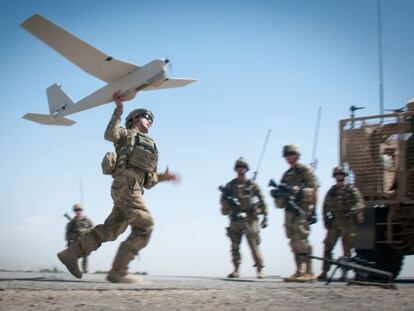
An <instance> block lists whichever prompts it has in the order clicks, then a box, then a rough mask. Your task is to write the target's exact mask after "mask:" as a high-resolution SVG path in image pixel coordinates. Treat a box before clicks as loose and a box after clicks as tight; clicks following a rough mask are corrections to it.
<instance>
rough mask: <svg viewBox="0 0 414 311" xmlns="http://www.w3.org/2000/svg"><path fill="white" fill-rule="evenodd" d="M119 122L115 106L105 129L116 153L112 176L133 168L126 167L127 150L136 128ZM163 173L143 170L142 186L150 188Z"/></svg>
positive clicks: (106, 137) (107, 138)
mask: <svg viewBox="0 0 414 311" xmlns="http://www.w3.org/2000/svg"><path fill="white" fill-rule="evenodd" d="M120 124H121V111H120V110H119V109H118V108H115V110H114V113H113V114H112V117H111V120H110V121H109V124H108V126H107V128H106V131H105V136H104V137H105V139H106V140H108V141H111V142H113V144H114V146H115V151H116V154H117V160H116V167H115V173H114V174H113V175H114V176H116V175H119V174H122V173H124V172H125V170H128V169H129V170H134V169H132V168H128V166H127V162H128V152H129V148H130V145H131V142H130V140H131V137H134V136H135V135H136V134H137V133H138V130H137V129H125V128H123V127H121V126H120ZM163 180H164V176H163V174H158V173H157V172H156V169H155V170H154V171H153V172H145V178H144V181H143V182H142V185H141V186H143V187H144V188H147V189H150V188H152V187H153V186H155V185H156V184H157V183H158V182H160V181H163Z"/></svg>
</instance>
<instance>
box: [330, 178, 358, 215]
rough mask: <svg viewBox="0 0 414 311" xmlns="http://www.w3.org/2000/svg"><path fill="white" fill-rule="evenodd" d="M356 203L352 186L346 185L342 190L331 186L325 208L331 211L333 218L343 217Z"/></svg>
mask: <svg viewBox="0 0 414 311" xmlns="http://www.w3.org/2000/svg"><path fill="white" fill-rule="evenodd" d="M356 201H357V200H356V197H355V195H354V192H353V187H352V185H346V186H344V187H343V188H336V186H333V187H332V188H331V189H329V191H328V195H327V208H328V209H329V210H331V211H333V212H334V214H335V216H343V215H346V214H347V213H349V212H350V211H351V208H352V207H353V206H354V205H355V204H356Z"/></svg>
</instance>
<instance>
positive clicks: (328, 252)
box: [322, 217, 356, 272]
mask: <svg viewBox="0 0 414 311" xmlns="http://www.w3.org/2000/svg"><path fill="white" fill-rule="evenodd" d="M355 237H356V225H355V221H354V220H353V218H350V217H348V218H342V217H341V218H337V219H335V220H334V221H333V223H332V225H331V226H330V227H329V229H328V232H327V234H326V238H325V240H324V241H323V243H324V244H325V248H324V257H326V258H329V259H331V258H332V251H333V249H334V247H335V244H336V242H337V241H338V239H339V238H341V240H342V248H343V252H344V256H347V257H351V251H352V248H353V247H354V243H355ZM330 267H331V266H330V264H329V262H326V261H324V263H323V268H322V269H323V271H325V272H328V271H329V269H330Z"/></svg>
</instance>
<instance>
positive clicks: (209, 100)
mask: <svg viewBox="0 0 414 311" xmlns="http://www.w3.org/2000/svg"><path fill="white" fill-rule="evenodd" d="M0 2H1V5H2V10H1V13H0V26H1V27H0V36H1V41H2V48H1V49H0V65H1V68H2V74H1V75H0V85H1V90H2V96H3V100H2V105H1V107H0V112H1V116H2V122H1V123H0V133H1V134H0V135H1V140H2V141H3V143H2V147H1V154H2V156H3V160H2V161H1V171H2V176H3V182H2V187H1V190H0V191H1V192H0V194H1V198H2V217H1V218H0V249H1V250H2V251H1V252H0V268H9V269H38V268H50V267H53V266H55V265H56V266H57V267H58V268H60V269H63V266H62V265H61V264H60V263H59V262H58V260H57V258H56V256H55V253H56V252H58V251H60V250H61V249H62V248H63V247H64V246H65V242H64V240H63V238H64V227H65V225H66V219H65V218H63V217H62V215H63V214H64V213H65V212H70V211H71V206H72V205H73V203H75V202H78V201H79V200H80V199H81V198H80V186H79V184H80V180H81V179H82V180H83V185H84V186H83V189H84V204H85V207H86V210H85V213H86V215H88V216H89V217H90V218H92V219H93V221H94V222H95V223H102V222H103V221H104V220H105V218H106V216H107V215H108V214H109V212H110V210H111V208H112V200H111V197H110V185H111V178H110V177H108V176H105V175H102V173H101V167H100V162H101V159H102V157H103V155H104V154H105V153H106V152H107V151H110V150H112V149H113V147H112V144H111V143H109V142H107V141H105V140H104V138H103V133H104V130H105V128H106V126H107V123H108V121H109V119H110V116H111V114H112V111H113V108H114V105H113V104H112V103H111V104H108V105H105V106H101V107H98V108H95V109H93V110H88V111H85V112H82V113H79V114H76V115H73V116H70V118H71V119H74V120H76V121H77V122H78V123H77V124H76V125H74V126H72V127H48V126H41V125H39V124H35V123H32V122H28V121H26V120H23V119H21V116H22V115H23V114H25V113H26V112H36V113H47V112H48V106H47V99H46V92H45V89H46V88H47V87H48V86H50V85H52V84H53V83H58V84H60V85H62V88H63V89H64V90H65V92H67V93H68V94H69V95H70V96H71V97H72V98H73V99H74V100H75V101H78V100H80V99H81V98H83V97H84V96H86V95H88V94H89V93H91V92H93V91H95V90H96V89H97V88H99V87H102V86H103V85H104V83H103V82H102V81H100V80H98V79H96V78H95V77H93V76H90V75H88V74H86V73H85V72H83V71H82V70H80V69H79V68H78V67H76V66H74V65H73V64H72V63H70V62H69V61H67V60H66V59H64V58H63V57H61V56H60V55H59V54H57V53H56V52H55V51H53V50H52V49H50V48H49V47H48V46H46V45H45V44H43V43H42V42H41V41H39V40H38V39H37V38H35V37H33V36H32V35H31V34H29V33H28V32H26V31H25V30H24V29H22V28H21V27H20V26H19V25H20V23H21V22H22V21H24V20H25V19H26V18H28V17H29V16H31V15H33V14H35V13H40V14H43V15H44V16H46V17H48V18H49V19H51V20H52V21H54V22H56V23H58V24H59V25H61V26H62V27H64V28H65V29H67V30H69V31H70V32H72V33H74V34H76V35H77V36H79V37H80V38H82V39H84V40H85V41H87V42H89V43H90V44H92V45H93V46H95V47H97V48H98V49H100V50H102V51H104V52H106V53H108V54H109V55H112V56H113V57H115V58H118V59H122V60H126V61H129V62H132V63H136V64H138V65H142V64H145V63H147V62H149V61H151V60H153V59H156V58H164V57H168V58H169V59H171V62H172V65H173V68H172V72H171V75H173V76H178V77H191V78H197V79H198V81H197V82H196V83H194V84H192V85H189V86H187V87H185V88H180V89H171V90H163V91H157V92H147V93H142V94H140V95H139V96H137V97H136V98H135V99H134V100H133V101H130V102H128V103H126V104H125V116H126V114H127V113H128V112H129V111H130V110H132V109H134V108H137V107H147V108H150V109H151V110H152V111H153V112H154V114H155V120H154V126H153V128H152V130H151V133H150V134H151V136H152V137H154V138H155V140H156V141H157V145H158V147H159V150H160V162H159V169H160V170H164V169H165V168H166V166H167V165H169V167H170V169H171V170H173V171H176V172H179V173H180V175H181V177H182V183H181V185H179V186H175V185H172V184H167V183H166V184H160V185H159V186H157V187H156V188H153V189H152V190H151V191H146V192H145V198H146V201H147V203H148V205H149V207H150V210H151V212H152V214H153V216H154V219H155V230H154V233H153V236H152V238H151V242H150V244H149V245H148V246H147V248H145V249H144V250H143V251H142V253H141V256H140V259H139V260H135V261H134V262H133V263H132V264H131V269H132V270H133V271H136V270H139V271H147V272H149V273H151V274H163V275H212V276H224V275H226V274H227V273H229V272H230V271H231V268H232V266H231V260H230V252H229V251H230V241H229V239H228V238H227V237H226V236H225V229H224V228H225V226H226V225H227V223H228V219H227V218H226V217H223V216H221V214H220V211H219V204H218V201H219V193H218V191H217V187H218V186H219V185H220V184H224V183H226V182H228V181H229V180H230V179H232V178H233V177H234V176H235V173H234V171H233V165H234V161H235V160H236V159H237V158H238V157H240V156H244V157H245V158H246V159H247V160H248V161H249V162H250V164H251V166H252V167H253V168H255V167H256V165H257V161H258V158H259V155H260V150H261V148H262V144H263V141H264V138H265V135H266V132H267V130H268V129H272V135H271V137H270V141H269V144H268V149H267V152H266V153H265V155H264V158H263V162H262V166H261V168H260V172H259V176H258V183H259V185H260V186H261V187H262V189H263V191H264V192H265V194H266V201H267V203H268V208H269V211H270V219H269V221H270V225H269V227H268V228H267V229H265V230H264V231H263V232H262V241H263V242H262V245H261V248H262V252H263V255H264V260H265V265H266V267H265V271H266V273H268V274H272V275H273V274H278V275H288V274H291V273H292V272H293V269H294V268H293V259H292V255H291V252H290V248H289V246H288V240H287V238H286V236H285V233H284V229H283V211H281V210H279V209H275V208H274V204H273V202H272V200H271V198H270V196H269V194H268V189H267V187H266V185H267V182H268V180H269V179H270V178H276V179H277V180H279V179H280V177H281V175H282V173H283V172H284V171H285V170H286V169H287V165H286V163H285V162H284V160H283V159H282V158H281V148H282V146H283V145H285V144H287V143H296V144H298V145H299V146H300V147H301V150H302V152H303V156H302V160H303V162H305V163H309V162H310V161H311V153H312V143H313V133H314V128H315V121H316V114H317V109H318V107H322V109H323V112H322V119H321V127H320V140H319V145H318V151H317V156H318V158H319V167H318V169H317V172H316V173H317V175H318V178H319V179H320V181H321V188H320V197H321V198H322V197H323V196H324V195H325V193H326V191H327V190H328V188H329V187H330V186H331V185H332V183H333V180H332V178H331V170H332V168H333V166H335V165H336V164H337V162H338V120H339V119H341V118H345V117H347V116H348V115H349V111H348V108H349V106H351V105H358V106H365V107H366V109H365V110H363V111H358V114H359V115H369V114H376V113H378V111H379V108H378V58H377V32H376V31H377V24H376V0H352V1H351V0H347V1H339V0H336V1H332V0H325V1H323V0H312V1H310V0H293V1H281V0H279V1H276V0H273V1H257V0H255V1H242V0H237V1H225V2H224V1H102V0H100V1H80V0H74V1H70V2H69V1H23V0H17V1H5V0H2V1H0ZM382 2H383V27H384V30H383V31H384V37H383V40H384V75H385V78H384V81H385V108H399V107H402V106H403V105H404V104H405V102H406V101H407V100H408V99H410V98H412V97H414V88H413V86H414V54H413V50H414V41H413V30H414V24H413V23H412V16H413V13H414V1H411V0H395V1H382ZM324 235H325V230H324V228H323V225H322V223H321V222H319V223H318V224H316V225H314V226H313V227H312V233H311V242H312V245H313V247H314V253H315V254H316V255H321V254H322V246H323V245H322V240H323V238H324ZM125 238H126V236H125V235H124V236H121V237H120V238H118V240H117V241H116V242H108V243H105V244H104V245H102V247H101V248H100V249H99V250H98V251H97V252H94V253H92V255H91V257H90V266H91V270H92V271H94V270H107V269H109V268H110V266H111V263H112V259H113V256H114V254H115V252H116V249H117V247H118V245H119V243H120V242H121V241H122V240H123V239H125ZM341 252H342V251H341V249H340V247H337V249H336V254H337V255H340V254H341ZM242 255H243V261H242V273H243V274H244V275H254V272H255V271H254V268H252V265H253V261H252V259H251V255H250V252H249V250H248V247H247V243H246V241H243V247H242ZM315 266H316V272H319V268H320V263H315ZM413 274H414V260H413V259H412V258H406V265H405V267H404V270H403V273H402V275H403V276H404V275H405V276H407V275H411V276H412V275H413Z"/></svg>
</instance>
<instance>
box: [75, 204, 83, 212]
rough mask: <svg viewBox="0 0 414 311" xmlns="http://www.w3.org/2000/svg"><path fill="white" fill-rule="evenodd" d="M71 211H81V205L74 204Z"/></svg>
mask: <svg viewBox="0 0 414 311" xmlns="http://www.w3.org/2000/svg"><path fill="white" fill-rule="evenodd" d="M73 211H74V212H76V211H83V207H82V205H81V204H79V203H76V204H74V205H73Z"/></svg>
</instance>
